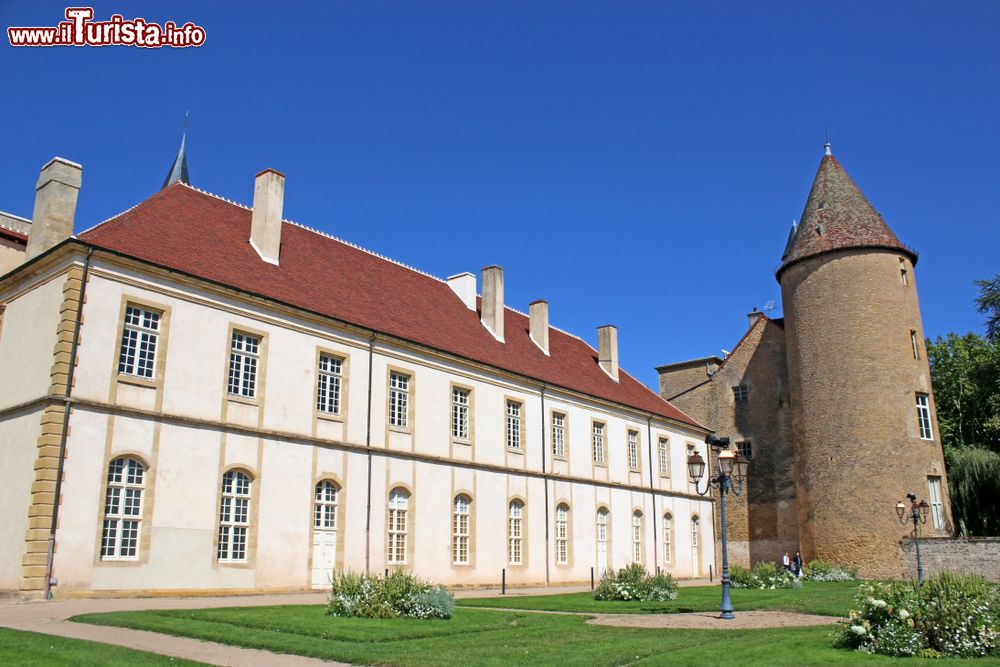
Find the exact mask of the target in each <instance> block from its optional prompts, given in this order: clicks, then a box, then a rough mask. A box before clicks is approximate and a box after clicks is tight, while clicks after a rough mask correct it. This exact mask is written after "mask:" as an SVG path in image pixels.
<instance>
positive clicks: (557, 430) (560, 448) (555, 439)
mask: <svg viewBox="0 0 1000 667" xmlns="http://www.w3.org/2000/svg"><path fill="white" fill-rule="evenodd" d="M552 455H553V456H557V457H559V458H565V457H566V415H564V414H562V413H561V412H553V413H552Z"/></svg>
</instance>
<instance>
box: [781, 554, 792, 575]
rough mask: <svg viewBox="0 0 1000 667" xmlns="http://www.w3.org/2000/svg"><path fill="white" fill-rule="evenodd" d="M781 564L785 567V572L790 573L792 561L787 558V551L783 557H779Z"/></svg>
mask: <svg viewBox="0 0 1000 667" xmlns="http://www.w3.org/2000/svg"><path fill="white" fill-rule="evenodd" d="M781 564H782V565H784V566H785V572H791V571H792V559H791V557H789V555H788V552H787V551H786V552H785V555H784V556H782V557H781Z"/></svg>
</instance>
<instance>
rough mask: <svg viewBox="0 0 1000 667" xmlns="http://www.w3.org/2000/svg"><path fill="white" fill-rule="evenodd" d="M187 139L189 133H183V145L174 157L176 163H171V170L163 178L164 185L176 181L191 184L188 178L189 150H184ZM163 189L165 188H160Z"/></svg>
mask: <svg viewBox="0 0 1000 667" xmlns="http://www.w3.org/2000/svg"><path fill="white" fill-rule="evenodd" d="M186 140H187V134H186V133H185V134H182V135H181V147H180V149H179V150H178V151H177V157H175V158H174V163H173V164H172V165H170V171H168V172H167V177H166V178H165V179H163V187H164V188H165V187H167V186H168V185H170V184H171V183H176V182H177V181H180V182H181V183H187V184H188V185H191V181H190V180H189V179H188V160H187V152H186V151H185V150H184V142H185V141H186ZM160 189H161V190H162V189H163V188H160Z"/></svg>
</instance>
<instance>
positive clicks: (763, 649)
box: [73, 589, 985, 667]
mask: <svg viewBox="0 0 1000 667" xmlns="http://www.w3.org/2000/svg"><path fill="white" fill-rule="evenodd" d="M716 590H717V589H716ZM73 620H75V621H83V622H87V623H96V624H102V625H113V626H122V627H129V628H136V629H141V630H152V631H154V632H165V633H168V634H174V635H182V636H186V637H195V638H198V639H204V640H209V641H217V642H224V643H229V644H235V645H239V646H246V647H252V648H261V649H266V650H270V651H276V652H281V653H296V654H300V655H306V656H312V657H317V658H326V659H330V660H340V661H344V662H352V663H361V664H379V665H447V664H453V665H497V666H500V665H558V666H559V667H569V666H572V665H623V664H642V665H663V664H672V665H688V664H698V665H715V664H719V663H720V660H721V656H724V655H728V656H731V658H730V660H731V661H733V662H734V664H735V663H738V664H740V665H810V666H815V665H854V664H875V665H877V664H890V663H891V662H892V660H890V659H888V658H882V657H879V656H869V655H865V654H860V653H856V652H852V651H844V650H838V649H834V648H832V647H831V645H830V642H831V632H832V631H833V626H822V627H812V628H781V629H774V630H732V631H725V630H640V629H630V628H612V627H603V626H593V625H587V624H586V623H585V620H586V616H583V615H553V614H536V613H530V612H520V611H492V610H482V609H468V608H460V609H457V610H456V611H455V616H454V618H452V619H451V620H450V621H441V620H435V621H417V620H411V619H393V620H381V621H377V620H366V619H354V618H331V617H328V616H326V615H325V613H324V608H323V607H322V606H285V607H255V608H239V609H211V610H194V611H146V612H121V613H113V614H91V615H86V616H81V617H77V618H74V619H73ZM973 662H974V663H975V665H977V666H978V665H982V664H985V663H983V662H981V661H973ZM949 663H951V664H964V665H967V666H968V665H970V664H973V663H971V662H970V661H968V660H966V661H958V660H955V661H948V660H941V661H935V663H934V664H935V665H939V664H949Z"/></svg>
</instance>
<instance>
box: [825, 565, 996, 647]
mask: <svg viewBox="0 0 1000 667" xmlns="http://www.w3.org/2000/svg"><path fill="white" fill-rule="evenodd" d="M856 605H857V609H852V610H851V612H850V618H849V619H848V620H847V621H845V622H843V627H842V628H841V633H840V636H839V637H838V641H837V643H838V645H840V646H846V647H852V648H856V649H859V650H862V651H867V652H870V653H881V654H884V655H891V656H910V655H921V656H924V657H930V656H962V657H972V656H983V655H988V654H990V653H994V652H997V651H998V645H1000V636H998V630H997V628H998V626H1000V592H998V590H997V587H996V586H994V585H993V584H990V583H989V582H988V581H986V580H985V579H983V578H982V577H978V576H975V575H966V574H957V573H948V572H945V573H942V574H939V575H937V576H935V577H933V578H931V579H930V580H929V581H927V582H926V584H925V585H923V586H917V585H916V584H914V583H913V582H903V581H896V582H886V583H871V584H862V585H861V586H860V587H859V588H858V596H857V598H856Z"/></svg>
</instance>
